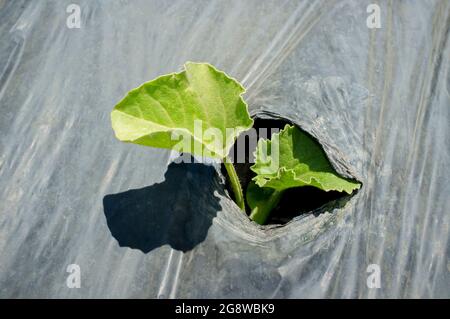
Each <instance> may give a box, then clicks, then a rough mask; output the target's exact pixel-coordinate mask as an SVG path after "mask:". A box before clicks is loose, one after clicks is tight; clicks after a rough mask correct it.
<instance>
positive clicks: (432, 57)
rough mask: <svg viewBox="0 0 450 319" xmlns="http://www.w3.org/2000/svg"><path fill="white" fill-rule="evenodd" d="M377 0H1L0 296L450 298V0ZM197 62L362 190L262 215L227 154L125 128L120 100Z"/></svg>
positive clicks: (260, 113) (254, 109) (253, 112)
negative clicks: (301, 210) (118, 114)
mask: <svg viewBox="0 0 450 319" xmlns="http://www.w3.org/2000/svg"><path fill="white" fill-rule="evenodd" d="M71 3H76V4H77V5H78V7H79V9H80V28H77V27H72V28H69V27H68V25H70V23H69V24H68V22H70V21H68V19H71V17H70V16H71V14H72V11H70V10H68V6H69V5H70V4H71ZM376 3H377V5H378V7H379V8H380V23H381V24H380V28H369V27H368V24H367V19H368V17H369V15H370V13H368V12H367V7H368V5H369V4H371V2H370V1H151V2H149V1H118V0H117V1H87V0H85V1H81V0H76V1H73V0H70V1H44V0H38V1H4V0H0V297H2V298H10V297H38V298H43V297H50V298H65V297H70V298H94V297H99V298H115V297H126V298H129V297H136V298H186V297H191V298H203V297H238V298H239V297H248V298H270V297H275V298H313V297H315V298H320V297H330V298H347V297H357V298H381V297H388V298H401V297H407V298H408V297H437V298H443V297H446V298H449V297H450V259H449V256H450V243H449V207H450V199H449V198H450V197H449V195H450V175H449V172H450V125H449V123H450V73H449V69H450V66H449V63H450V60H449V57H450V41H449V39H450V31H449V30H450V2H449V1H426V2H425V1H416V2H411V1H376ZM67 11H69V12H67ZM72 26H73V25H72ZM186 61H205V62H210V63H211V64H214V65H215V66H217V67H218V68H219V69H221V70H224V71H226V72H227V73H228V74H230V75H231V76H233V77H235V78H236V79H238V80H239V81H241V82H242V83H243V85H244V86H245V87H246V88H247V93H246V94H245V99H246V101H247V102H248V104H249V108H250V110H251V112H252V114H257V115H258V116H260V117H282V118H285V119H289V120H290V121H293V122H294V123H296V124H297V125H298V126H300V127H301V128H303V129H304V130H306V131H308V132H309V133H310V134H312V135H313V136H314V137H316V138H317V139H318V140H319V141H320V143H321V144H322V145H323V146H324V149H325V151H326V152H327V154H328V156H329V158H330V160H331V162H332V164H333V165H334V166H335V168H336V169H337V170H338V171H339V172H340V173H342V174H344V175H352V176H355V177H357V178H358V179H359V180H360V181H361V182H362V183H363V187H362V188H361V190H360V191H359V192H358V193H357V194H356V195H355V196H353V197H352V198H351V199H348V200H346V201H345V203H342V205H335V206H329V207H324V208H322V210H321V211H320V212H319V213H317V212H316V213H311V214H306V215H305V214H304V215H300V216H298V217H296V218H295V219H294V220H292V221H291V222H289V223H288V224H287V225H285V226H283V227H276V226H266V227H260V226H256V225H255V224H254V223H252V222H250V220H248V219H247V218H246V217H245V216H244V215H243V214H242V213H241V212H240V211H239V208H238V207H237V206H236V205H235V204H234V202H233V201H232V200H231V199H230V196H229V195H228V193H227V191H226V189H225V186H224V177H223V175H221V173H220V167H219V166H218V165H216V164H214V165H205V164H199V163H197V164H174V163H172V160H173V158H174V154H171V152H169V151H166V150H162V149H153V148H145V147H140V146H137V145H132V144H125V143H121V142H119V141H117V140H116V139H115V138H114V134H113V131H112V129H111V123H110V112H111V110H112V108H113V106H114V105H115V104H116V102H118V101H119V100H120V99H121V98H122V97H123V96H124V94H125V93H126V92H127V91H128V90H130V89H132V88H134V87H136V86H138V85H139V84H141V83H142V82H145V81H147V80H150V79H152V78H154V77H156V76H158V75H161V74H165V73H169V72H173V71H177V70H180V69H181V67H182V65H183V63H184V62H186ZM300 200H301V199H300ZM70 265H72V266H70ZM73 265H77V266H78V270H79V273H80V275H81V277H80V283H81V285H80V288H78V289H77V288H70V285H68V276H70V274H71V272H70V271H71V269H73V268H71V267H74V266H73ZM68 267H69V268H68ZM68 271H69V272H68ZM372 275H378V278H379V282H378V283H377V280H375V281H374V282H370V280H371V276H372Z"/></svg>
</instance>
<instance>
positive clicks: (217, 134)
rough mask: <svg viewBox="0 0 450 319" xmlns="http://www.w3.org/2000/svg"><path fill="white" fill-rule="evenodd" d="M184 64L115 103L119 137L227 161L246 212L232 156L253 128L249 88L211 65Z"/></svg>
mask: <svg viewBox="0 0 450 319" xmlns="http://www.w3.org/2000/svg"><path fill="white" fill-rule="evenodd" d="M184 68H185V69H184V71H181V72H179V73H172V74H167V75H163V76H160V77H158V78H156V79H154V80H152V81H150V82H146V83H144V84H142V85H141V86H139V87H138V88H136V89H133V90H131V91H130V92H129V93H128V94H127V95H126V96H125V98H123V100H122V101H120V102H119V103H118V104H117V105H116V106H115V107H114V109H113V111H112V113H111V121H112V127H113V129H114V132H115V134H116V137H117V138H118V139H119V140H121V141H124V142H129V143H134V144H140V145H145V146H151V147H158V148H166V149H174V150H177V151H179V152H183V153H190V154H194V155H199V156H207V157H211V158H216V159H220V160H222V161H223V163H224V166H225V168H226V170H227V173H228V176H229V178H230V183H231V186H232V189H233V192H234V197H235V201H236V203H237V205H238V206H239V207H240V208H241V209H242V210H243V211H245V202H244V196H243V193H242V188H241V185H240V183H239V179H238V176H237V174H236V171H235V169H234V166H233V164H232V163H231V161H230V160H228V159H227V155H228V153H229V150H230V148H231V147H232V146H233V144H234V142H235V140H236V138H237V137H238V136H239V134H240V133H242V132H243V131H246V130H248V129H249V128H251V127H252V126H253V120H252V119H251V118H250V115H249V113H248V108H247V104H246V103H245V102H244V100H243V99H242V94H243V93H244V92H245V89H244V88H243V87H242V85H241V84H240V83H238V82H237V81H236V80H234V79H232V78H230V77H229V76H227V75H226V74H225V73H224V72H221V71H219V70H217V69H216V68H214V67H213V66H211V65H210V64H206V63H193V62H188V63H186V64H185V65H184ZM180 137H181V142H180Z"/></svg>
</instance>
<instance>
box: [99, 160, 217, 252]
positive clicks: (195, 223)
mask: <svg viewBox="0 0 450 319" xmlns="http://www.w3.org/2000/svg"><path fill="white" fill-rule="evenodd" d="M215 191H217V192H218V193H221V194H223V188H222V187H221V185H220V184H219V179H218V176H217V172H216V170H215V169H214V167H212V166H207V165H204V164H199V163H181V164H175V163H172V164H170V165H169V167H168V169H167V172H166V174H165V181H164V182H162V183H159V184H155V185H152V186H147V187H144V188H141V189H133V190H129V191H126V192H123V193H118V194H111V195H106V196H105V197H104V198H103V208H104V213H105V216H106V220H107V224H108V227H109V229H110V231H111V234H112V236H113V237H114V238H115V239H116V240H117V241H118V242H119V245H120V246H122V247H130V248H136V249H139V250H141V251H142V252H144V253H148V252H150V251H152V250H153V249H155V248H158V247H160V246H163V245H166V244H168V245H170V246H171V247H172V248H173V249H176V250H180V251H183V252H186V251H189V250H191V249H193V248H194V247H195V246H196V245H198V244H199V243H201V242H202V241H204V240H205V238H206V235H207V232H208V229H209V227H210V226H211V224H212V220H213V218H214V217H215V216H216V215H217V212H218V211H219V210H220V209H221V207H220V205H219V201H218V196H216V195H214V192H215Z"/></svg>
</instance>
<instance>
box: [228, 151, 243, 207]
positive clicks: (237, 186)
mask: <svg viewBox="0 0 450 319" xmlns="http://www.w3.org/2000/svg"><path fill="white" fill-rule="evenodd" d="M223 165H225V169H226V170H227V173H228V177H229V178H230V183H231V189H232V190H233V193H234V200H235V202H236V204H237V205H238V206H239V208H240V209H242V211H243V212H244V213H245V202H244V195H243V193H242V187H241V183H240V182H239V178H238V176H237V174H236V170H235V169H234V166H233V163H231V161H230V160H229V158H228V157H225V158H224V159H223Z"/></svg>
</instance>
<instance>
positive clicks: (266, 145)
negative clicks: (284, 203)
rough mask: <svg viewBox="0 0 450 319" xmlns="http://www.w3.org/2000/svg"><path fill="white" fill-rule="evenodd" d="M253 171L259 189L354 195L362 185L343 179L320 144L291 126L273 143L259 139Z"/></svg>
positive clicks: (276, 137)
mask: <svg viewBox="0 0 450 319" xmlns="http://www.w3.org/2000/svg"><path fill="white" fill-rule="evenodd" d="M251 169H252V170H253V171H254V172H255V173H256V174H257V175H256V176H255V177H254V178H253V180H254V181H255V183H256V184H257V185H258V186H259V187H270V188H273V189H275V190H277V191H283V190H285V189H288V188H292V187H300V186H314V187H317V188H320V189H322V190H324V191H331V190H335V191H340V192H342V191H344V192H346V193H348V194H351V193H352V192H353V190H355V189H358V188H359V187H360V186H361V185H360V183H358V182H356V181H353V180H350V179H347V178H343V177H341V176H339V174H338V173H337V172H336V171H335V170H334V169H333V167H332V166H331V164H330V162H329V161H328V158H327V157H326V155H325V152H324V151H323V149H322V147H321V146H320V144H318V143H317V142H316V141H315V140H314V139H313V138H312V137H310V136H309V135H308V134H306V133H304V132H302V131H301V130H299V129H298V128H297V127H294V126H290V125H286V126H285V128H284V129H283V130H282V131H280V133H278V134H274V135H273V136H272V139H271V140H270V141H269V140H259V142H258V147H257V150H256V152H255V164H254V165H253V166H252V167H251ZM247 198H249V197H248V196H247ZM250 206H251V205H250ZM252 208H253V207H252Z"/></svg>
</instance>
